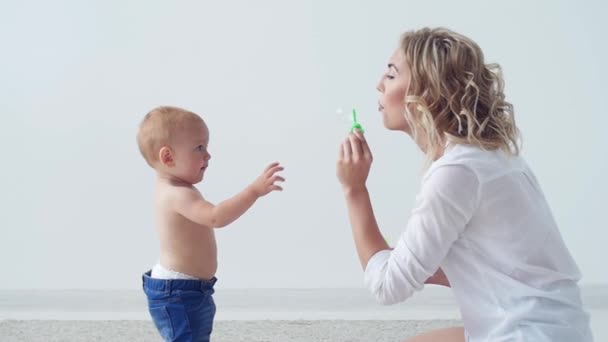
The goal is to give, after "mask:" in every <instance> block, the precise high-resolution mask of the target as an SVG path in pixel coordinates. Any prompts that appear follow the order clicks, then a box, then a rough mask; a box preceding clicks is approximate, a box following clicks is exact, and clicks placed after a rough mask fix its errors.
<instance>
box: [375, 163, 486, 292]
mask: <svg viewBox="0 0 608 342" xmlns="http://www.w3.org/2000/svg"><path fill="white" fill-rule="evenodd" d="M478 201H479V181H478V178H477V176H476V174H475V173H474V172H473V171H472V170H471V169H469V168H468V167H466V166H464V165H460V164H457V165H442V166H439V167H437V168H435V169H432V170H430V171H429V174H427V176H426V177H425V178H424V180H423V182H422V187H421V190H420V192H419V194H418V196H417V200H416V206H415V208H414V210H413V212H412V214H411V216H410V219H409V221H408V224H407V227H406V229H405V231H404V232H403V234H402V235H401V236H400V238H399V241H398V242H397V245H396V246H395V248H394V249H393V250H382V251H379V252H378V253H376V254H374V255H373V256H372V257H371V258H370V260H369V261H368V263H367V266H366V268H365V284H366V286H367V287H368V288H369V290H370V291H371V292H372V294H373V295H374V297H376V299H377V300H378V301H379V302H381V303H382V304H394V303H398V302H401V301H404V300H405V299H407V298H408V297H410V296H411V295H412V294H413V293H414V291H418V290H420V289H422V288H423V286H424V282H425V281H426V280H427V279H428V278H429V277H430V276H432V275H433V274H434V273H435V272H436V271H437V269H438V268H439V265H440V264H441V262H442V261H443V259H444V258H445V256H446V255H447V253H448V251H449V249H450V247H451V246H452V244H453V243H454V241H456V240H457V239H458V237H459V236H460V234H461V233H462V232H463V231H464V229H465V227H466V225H467V223H468V222H469V220H470V219H471V217H472V216H473V212H474V211H475V209H476V208H477V206H478Z"/></svg>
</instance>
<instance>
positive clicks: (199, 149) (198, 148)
mask: <svg viewBox="0 0 608 342" xmlns="http://www.w3.org/2000/svg"><path fill="white" fill-rule="evenodd" d="M196 150H197V151H199V152H203V151H204V150H205V146H203V145H198V146H197V147H196Z"/></svg>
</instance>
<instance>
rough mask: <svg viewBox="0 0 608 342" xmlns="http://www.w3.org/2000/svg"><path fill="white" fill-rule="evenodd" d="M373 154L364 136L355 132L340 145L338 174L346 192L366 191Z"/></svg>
mask: <svg viewBox="0 0 608 342" xmlns="http://www.w3.org/2000/svg"><path fill="white" fill-rule="evenodd" d="M372 160H373V156H372V152H371V150H370V148H369V146H368V145H367V141H366V140H365V137H364V136H363V134H362V133H361V132H360V131H358V130H355V132H354V133H350V134H349V135H348V137H346V139H345V140H344V142H342V144H341V145H340V150H339V153H338V162H337V165H336V174H337V176H338V180H339V181H340V183H341V184H342V188H343V189H344V190H345V191H352V190H357V189H365V182H366V181H367V176H368V175H369V170H370V167H371V165H372Z"/></svg>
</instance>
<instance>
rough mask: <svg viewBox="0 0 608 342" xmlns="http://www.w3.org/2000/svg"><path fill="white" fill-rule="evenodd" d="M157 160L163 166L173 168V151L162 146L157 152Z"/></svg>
mask: <svg viewBox="0 0 608 342" xmlns="http://www.w3.org/2000/svg"><path fill="white" fill-rule="evenodd" d="M158 160H159V161H160V163H161V164H162V165H164V166H167V167H173V166H175V160H174V159H173V151H172V150H171V148H170V147H168V146H163V147H162V148H161V149H160V151H158Z"/></svg>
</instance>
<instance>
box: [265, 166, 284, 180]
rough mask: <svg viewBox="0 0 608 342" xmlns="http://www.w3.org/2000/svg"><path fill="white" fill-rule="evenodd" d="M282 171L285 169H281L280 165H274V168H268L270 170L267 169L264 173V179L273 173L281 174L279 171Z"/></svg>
mask: <svg viewBox="0 0 608 342" xmlns="http://www.w3.org/2000/svg"><path fill="white" fill-rule="evenodd" d="M283 170H285V168H284V167H282V166H280V165H276V166H274V167H272V168H270V169H268V170H267V171H266V177H271V176H272V175H274V174H275V173H277V172H281V171H283Z"/></svg>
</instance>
